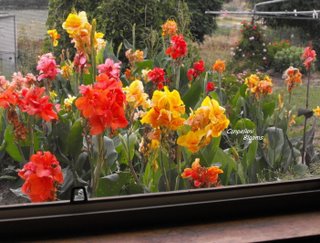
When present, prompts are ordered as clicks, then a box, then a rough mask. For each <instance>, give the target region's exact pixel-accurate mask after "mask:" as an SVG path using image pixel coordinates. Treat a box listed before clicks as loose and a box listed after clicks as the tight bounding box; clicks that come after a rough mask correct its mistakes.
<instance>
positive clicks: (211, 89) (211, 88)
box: [206, 82, 215, 93]
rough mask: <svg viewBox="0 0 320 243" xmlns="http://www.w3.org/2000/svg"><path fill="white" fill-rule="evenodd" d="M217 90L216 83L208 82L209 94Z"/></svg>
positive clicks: (207, 89)
mask: <svg viewBox="0 0 320 243" xmlns="http://www.w3.org/2000/svg"><path fill="white" fill-rule="evenodd" d="M214 90H215V85H214V82H208V83H207V87H206V91H207V93H209V92H211V91H214Z"/></svg>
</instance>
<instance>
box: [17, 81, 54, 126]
mask: <svg viewBox="0 0 320 243" xmlns="http://www.w3.org/2000/svg"><path fill="white" fill-rule="evenodd" d="M44 92H45V88H39V87H34V88H31V89H23V90H22V91H21V99H20V100H19V104H18V105H19V107H20V109H21V111H22V112H26V113H28V115H30V116H37V117H39V118H42V119H43V120H45V121H47V122H48V121H51V120H57V119H58V115H57V113H56V112H55V111H54V110H53V104H52V103H50V102H49V99H50V98H49V97H48V96H44V95H43V94H44Z"/></svg>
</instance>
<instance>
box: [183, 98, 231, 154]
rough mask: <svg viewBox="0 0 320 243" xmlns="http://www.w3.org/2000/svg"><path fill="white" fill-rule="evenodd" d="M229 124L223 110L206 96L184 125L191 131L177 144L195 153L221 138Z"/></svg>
mask: <svg viewBox="0 0 320 243" xmlns="http://www.w3.org/2000/svg"><path fill="white" fill-rule="evenodd" d="M229 123H230V121H229V120H228V119H227V117H226V115H225V109H224V108H223V107H221V106H220V105H219V103H218V102H217V101H216V100H214V99H210V97H208V96H207V97H206V98H205V99H204V100H203V102H202V104H201V106H200V107H199V108H198V109H197V110H196V111H194V112H192V113H191V114H190V116H189V118H188V120H187V121H186V122H185V124H186V125H188V126H190V128H191V130H190V131H189V132H188V133H187V134H185V135H181V136H180V137H179V138H178V140H177V144H179V145H180V146H183V147H186V148H188V149H189V150H190V151H191V152H193V153H195V152H197V151H199V150H200V149H201V148H203V147H205V146H207V145H208V144H209V143H210V142H211V140H212V139H213V138H215V137H219V136H221V133H222V132H223V131H224V130H225V129H226V128H227V127H228V126H229Z"/></svg>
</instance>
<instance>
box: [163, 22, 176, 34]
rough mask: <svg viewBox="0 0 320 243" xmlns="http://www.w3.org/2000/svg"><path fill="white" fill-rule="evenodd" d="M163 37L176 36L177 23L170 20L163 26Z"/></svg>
mask: <svg viewBox="0 0 320 243" xmlns="http://www.w3.org/2000/svg"><path fill="white" fill-rule="evenodd" d="M161 27H162V36H169V37H171V36H175V35H177V32H178V25H177V23H176V21H174V20H170V19H168V20H167V21H166V22H165V23H164V24H163V25H162V26H161Z"/></svg>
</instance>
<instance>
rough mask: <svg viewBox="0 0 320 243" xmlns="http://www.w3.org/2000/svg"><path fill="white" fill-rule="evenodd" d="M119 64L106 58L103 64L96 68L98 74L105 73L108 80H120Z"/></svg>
mask: <svg viewBox="0 0 320 243" xmlns="http://www.w3.org/2000/svg"><path fill="white" fill-rule="evenodd" d="M120 69H121V62H114V61H113V60H112V59H110V58H107V59H106V61H105V63H104V64H100V65H99V66H98V71H99V73H105V74H107V75H108V77H109V78H115V79H118V78H120Z"/></svg>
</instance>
